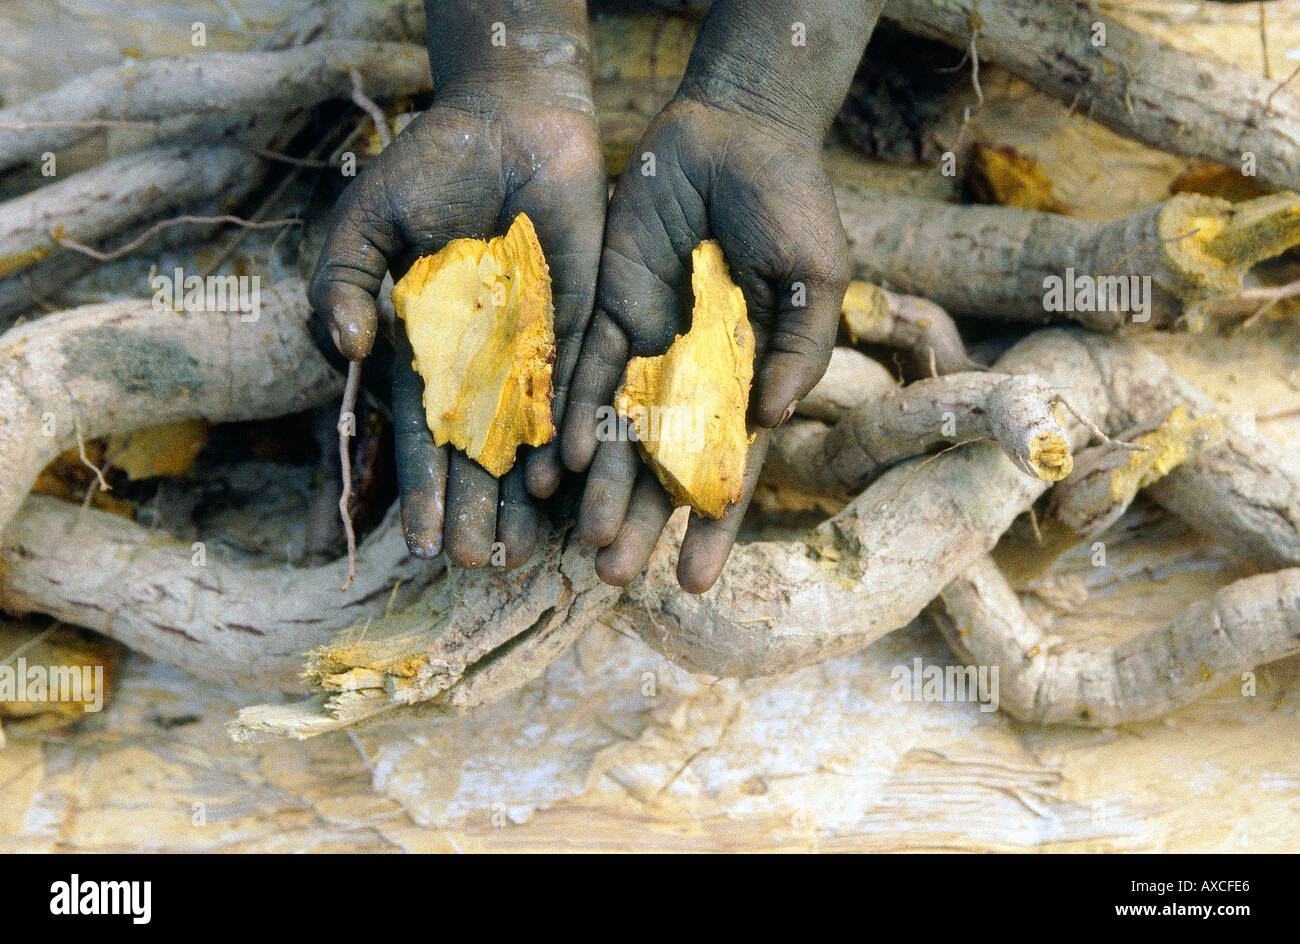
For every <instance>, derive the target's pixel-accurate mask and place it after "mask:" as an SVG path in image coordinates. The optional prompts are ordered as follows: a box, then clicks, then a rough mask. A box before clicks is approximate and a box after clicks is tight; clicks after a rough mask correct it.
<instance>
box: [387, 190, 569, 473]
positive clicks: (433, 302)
mask: <svg viewBox="0 0 1300 944" xmlns="http://www.w3.org/2000/svg"><path fill="white" fill-rule="evenodd" d="M393 305H394V307H395V308H396V309H397V316H398V317H399V318H401V319H402V320H403V321H404V322H405V323H406V336H407V337H408V338H409V339H410V341H411V347H412V348H413V349H414V351H415V362H414V366H415V369H416V371H417V372H418V373H419V375H420V376H421V377H422V378H424V410H425V414H426V417H427V421H428V424H429V429H430V431H431V432H432V433H433V441H434V442H435V443H437V444H438V445H439V446H442V445H445V444H447V443H451V445H452V446H454V447H455V448H456V449H459V450H461V451H462V452H464V453H465V454H466V455H468V456H469V457H470V458H471V459H473V460H474V461H475V462H477V463H478V464H479V465H481V466H483V468H485V469H487V470H488V471H489V472H491V473H492V474H493V475H494V476H497V477H500V476H502V475H504V474H505V473H506V472H508V471H509V470H510V468H511V466H513V465H514V464H515V453H516V452H517V451H518V449H519V447H520V446H521V445H528V446H540V445H542V444H544V443H547V442H550V441H551V440H552V439H553V438H554V437H555V424H554V423H553V422H552V419H551V367H552V364H553V363H554V361H555V312H554V308H553V306H552V301H551V275H550V270H549V269H548V267H547V265H546V259H545V258H544V257H543V255H542V247H541V244H540V243H538V241H537V234H536V232H534V230H533V224H532V221H531V220H529V219H528V217H527V215H526V214H523V213H520V214H519V215H518V216H516V217H515V221H514V222H513V223H512V224H511V225H510V230H509V231H508V232H507V233H506V235H504V236H498V237H496V238H494V239H490V240H482V239H456V240H453V241H452V242H449V243H448V244H447V245H446V246H444V247H443V248H442V249H441V250H440V251H438V252H437V253H435V254H434V255H432V256H424V257H422V258H420V259H417V260H416V262H415V264H414V265H413V266H411V270H410V271H409V272H407V273H406V275H405V276H403V277H402V280H401V281H400V282H398V283H397V285H395V286H394V287H393Z"/></svg>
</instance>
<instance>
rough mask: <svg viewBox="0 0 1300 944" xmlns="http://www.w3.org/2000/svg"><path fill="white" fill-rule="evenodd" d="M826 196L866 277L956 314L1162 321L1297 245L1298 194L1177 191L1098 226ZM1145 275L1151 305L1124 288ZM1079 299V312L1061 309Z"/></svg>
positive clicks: (877, 196)
mask: <svg viewBox="0 0 1300 944" xmlns="http://www.w3.org/2000/svg"><path fill="white" fill-rule="evenodd" d="M836 198H837V200H838V202H839V207H840V215H841V218H842V219H843V221H844V230H845V232H846V233H847V234H848V238H849V246H850V249H851V251H852V253H853V258H854V261H855V263H856V265H857V268H858V274H859V275H860V276H861V277H863V278H865V279H868V280H870V281H872V282H879V283H881V284H883V285H888V286H890V287H891V288H893V289H896V290H897V291H900V292H907V293H910V294H913V295H923V296H925V297H926V298H929V299H931V300H932V301H933V302H935V303H937V304H938V305H940V306H941V307H942V308H943V309H945V310H946V311H948V312H951V313H952V314H954V315H968V316H972V317H980V318H991V319H1004V320H1010V321H1027V322H1040V323H1044V322H1048V321H1060V320H1069V319H1073V320H1076V321H1078V322H1080V323H1082V324H1085V325H1087V326H1088V327H1091V328H1095V329H1099V330H1104V331H1110V330H1114V329H1116V328H1120V327H1122V326H1126V325H1136V326H1137V327H1164V326H1169V325H1172V324H1174V323H1176V322H1178V321H1179V319H1181V318H1183V317H1184V315H1185V313H1186V310H1187V309H1188V308H1189V307H1191V308H1192V309H1193V310H1194V312H1199V311H1200V308H1201V306H1202V303H1204V302H1206V301H1207V300H1210V299H1216V298H1221V297H1223V296H1226V295H1231V294H1233V293H1235V292H1239V291H1240V290H1241V288H1242V279H1243V277H1244V276H1245V274H1246V272H1247V271H1249V269H1250V268H1251V267H1252V266H1253V265H1255V264H1256V263H1258V262H1261V261H1263V260H1265V259H1269V258H1272V257H1274V256H1277V255H1279V254H1281V253H1282V252H1284V251H1285V250H1287V249H1288V248H1290V247H1291V246H1294V245H1296V244H1298V243H1300V197H1297V196H1296V195H1295V194H1291V193H1282V194H1276V195H1272V196H1267V197H1260V198H1258V199H1255V200H1249V201H1245V202H1243V203H1237V204H1232V203H1228V202H1227V201H1225V200H1220V199H1218V198H1215V197H1205V196H1200V195H1197V194H1178V195H1176V196H1174V197H1171V198H1170V199H1168V200H1165V201H1164V202H1162V203H1158V204H1155V205H1154V206H1151V207H1148V208H1146V209H1143V210H1139V211H1137V212H1136V213H1131V214H1129V215H1128V216H1124V217H1121V218H1120V219H1117V220H1113V221H1110V222H1107V223H1093V222H1089V221H1087V220H1079V219H1074V218H1071V217H1067V216H1059V215H1056V214H1053V213H1038V212H1035V211H1032V210H1020V209H1016V208H1014V207H1002V206H956V205H951V204H941V203H935V202H933V201H927V200H917V199H914V198H910V197H902V196H897V195H894V194H888V193H883V192H877V191H871V190H867V189H863V188H859V187H854V186H851V185H844V186H840V187H837V188H836ZM1080 277H1082V278H1080ZM1144 277H1149V279H1150V298H1149V303H1150V304H1149V310H1141V306H1140V305H1139V304H1138V301H1139V299H1137V297H1136V296H1135V294H1134V289H1135V288H1136V289H1137V290H1138V291H1139V292H1143V291H1145V287H1144V286H1145V282H1143V281H1142V280H1143V278H1144ZM1135 279H1136V280H1138V281H1137V282H1136V283H1135V281H1134V280H1135ZM1054 281H1055V282H1059V283H1060V298H1059V304H1058V299H1056V298H1053V297H1052V294H1051V291H1052V288H1053V285H1054ZM1084 283H1087V285H1086V286H1085V284H1084ZM1088 286H1092V287H1094V288H1097V289H1100V288H1101V287H1103V286H1104V288H1105V291H1106V293H1107V298H1106V299H1101V298H1100V297H1098V296H1099V294H1100V292H1099V291H1098V292H1094V293H1093V298H1092V300H1089V298H1088V296H1087V294H1081V292H1084V293H1086V292H1087V289H1088ZM1049 307H1050V308H1051V309H1059V310H1049ZM1080 307H1082V308H1085V309H1087V310H1071V309H1078V308H1080Z"/></svg>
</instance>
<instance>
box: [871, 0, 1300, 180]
mask: <svg viewBox="0 0 1300 944" xmlns="http://www.w3.org/2000/svg"><path fill="white" fill-rule="evenodd" d="M883 15H884V16H885V17H886V18H887V19H891V20H894V21H895V22H897V23H898V24H899V25H900V26H902V27H903V28H904V29H907V30H909V31H911V32H915V33H919V34H920V35H922V36H926V37H928V38H930V39H937V40H942V41H943V42H946V43H949V44H950V45H953V46H956V47H957V48H959V49H969V48H970V47H971V44H972V41H973V42H974V47H975V49H976V50H977V51H978V53H979V56H980V58H981V60H986V61H989V62H994V63H997V64H998V65H1000V66H1002V67H1003V68H1004V69H1007V70H1008V71H1009V72H1012V73H1014V74H1015V75H1017V76H1019V77H1020V78H1022V79H1024V80H1025V81H1027V82H1029V83H1031V84H1032V85H1036V86H1038V87H1039V88H1040V89H1042V90H1043V91H1045V92H1047V93H1048V94H1050V95H1053V96H1055V97H1056V98H1058V99H1060V100H1061V101H1062V102H1065V103H1066V104H1068V105H1071V106H1072V107H1076V108H1077V109H1078V110H1079V111H1080V112H1081V113H1082V114H1085V115H1087V116H1088V117H1089V118H1092V119H1094V120H1096V121H1098V122H1100V123H1101V124H1103V125H1105V126H1106V127H1108V128H1110V129H1111V130H1113V131H1116V132H1118V133H1119V134H1123V135H1126V136H1128V137H1131V138H1135V139H1136V140H1138V141H1142V142H1143V143H1145V144H1149V145H1150V146H1152V147H1154V148H1159V149H1160V150H1163V151H1171V152H1173V153H1175V154H1179V155H1182V156H1185V157H1195V158H1201V159H1202V160H1207V161H1214V162H1215V163H1218V164H1227V165H1228V166H1230V167H1237V166H1240V165H1241V162H1242V160H1243V159H1244V156H1245V155H1246V154H1253V155H1254V157H1255V161H1256V169H1257V175H1258V179H1259V181H1260V183H1262V184H1264V185H1265V186H1268V187H1271V188H1275V189H1297V190H1300V165H1298V164H1297V163H1296V160H1295V154H1296V149H1297V147H1300V100H1298V99H1297V98H1296V97H1295V95H1293V94H1292V93H1291V92H1290V91H1288V90H1286V89H1283V90H1281V91H1277V89H1276V83H1275V82H1272V81H1269V80H1268V79H1265V78H1264V77H1263V76H1259V75H1254V74H1252V73H1249V72H1246V71H1245V70H1243V69H1240V68H1237V67H1236V66H1233V65H1231V64H1229V63H1226V62H1222V61H1219V60H1206V59H1200V58H1198V57H1196V56H1193V55H1191V54H1189V53H1186V52H1183V51H1181V50H1179V49H1176V48H1175V47H1173V46H1170V45H1169V44H1168V43H1165V42H1162V41H1161V40H1159V39H1156V38H1154V37H1152V36H1148V35H1146V34H1144V33H1141V32H1139V31H1137V30H1134V29H1131V28H1129V27H1127V26H1125V25H1124V24H1122V23H1120V22H1119V21H1118V20H1116V19H1114V18H1112V17H1109V16H1106V15H1105V14H1103V13H1100V12H1098V11H1097V10H1095V9H1092V8H1091V7H1090V6H1089V5H1088V4H1086V3H1077V2H1074V0H1049V2H1043V0H889V2H888V3H887V4H886V6H885V11H884V14H883ZM1098 23H1099V24H1101V25H1102V26H1103V27H1104V30H1105V34H1104V43H1103V44H1094V37H1096V36H1097V35H1098V33H1097V31H1096V30H1095V29H1094V24H1098Z"/></svg>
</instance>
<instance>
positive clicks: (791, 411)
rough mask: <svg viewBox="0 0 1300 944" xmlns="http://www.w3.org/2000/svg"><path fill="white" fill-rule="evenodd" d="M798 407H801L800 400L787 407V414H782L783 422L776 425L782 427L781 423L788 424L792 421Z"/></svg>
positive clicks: (792, 401) (795, 400)
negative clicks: (789, 420)
mask: <svg viewBox="0 0 1300 944" xmlns="http://www.w3.org/2000/svg"><path fill="white" fill-rule="evenodd" d="M798 406H799V401H798V399H794V400H791V401H790V405H789V406H787V407H786V408H785V412H784V413H782V414H781V422H779V423H777V424H776V425H777V426H780V425H781V423H784V422H786V421H787V420H788V419H790V417H792V416H794V411H795V408H796V407H798Z"/></svg>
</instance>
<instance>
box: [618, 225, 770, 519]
mask: <svg viewBox="0 0 1300 944" xmlns="http://www.w3.org/2000/svg"><path fill="white" fill-rule="evenodd" d="M691 266H692V271H691V288H692V290H693V291H694V293H695V307H694V311H693V312H692V314H691V327H690V330H689V331H688V332H687V333H686V334H679V335H678V336H677V338H676V339H675V340H674V341H673V343H672V346H671V347H669V348H668V350H667V352H665V353H664V354H661V355H659V356H658V357H634V358H632V360H631V361H629V362H628V365H627V378H626V379H625V380H624V382H623V386H622V388H621V389H620V390H619V392H618V395H617V397H616V398H615V403H616V405H617V408H618V412H619V414H620V415H621V416H624V417H627V418H628V419H629V420H631V422H632V424H633V426H634V427H635V429H636V434H637V437H638V440H639V442H638V448H639V449H640V450H641V455H642V456H643V457H644V458H645V460H646V462H648V463H649V464H650V467H651V468H652V469H654V471H655V475H657V476H658V478H659V481H660V482H661V483H663V486H664V488H665V489H667V491H668V494H669V495H671V496H672V498H673V500H674V501H675V502H676V503H677V504H679V505H690V506H691V507H692V508H693V509H695V511H697V512H698V513H699V514H701V515H705V516H707V517H710V518H719V517H721V516H722V514H723V512H725V511H726V510H727V508H728V507H729V506H731V505H733V504H735V503H736V502H738V501H739V500H740V496H741V492H742V490H743V488H744V478H745V457H746V454H747V453H748V451H749V444H750V443H751V442H753V439H754V437H753V436H751V435H750V434H749V431H748V430H747V429H746V426H745V409H746V407H747V405H748V403H749V388H750V384H751V383H752V381H753V379H754V331H753V329H752V328H751V327H750V324H749V319H748V318H747V317H746V315H745V296H744V295H743V293H742V292H741V291H740V289H739V288H738V287H737V286H736V285H735V283H734V282H732V281H731V275H730V273H729V272H728V271H727V260H726V259H725V257H724V256H723V255H722V248H721V247H720V246H719V245H718V244H717V243H716V242H714V241H713V240H706V241H704V242H702V243H700V244H699V246H697V247H696V248H695V251H694V252H693V253H691Z"/></svg>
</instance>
